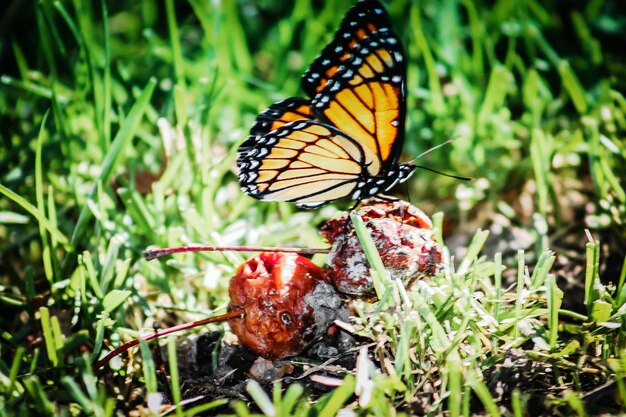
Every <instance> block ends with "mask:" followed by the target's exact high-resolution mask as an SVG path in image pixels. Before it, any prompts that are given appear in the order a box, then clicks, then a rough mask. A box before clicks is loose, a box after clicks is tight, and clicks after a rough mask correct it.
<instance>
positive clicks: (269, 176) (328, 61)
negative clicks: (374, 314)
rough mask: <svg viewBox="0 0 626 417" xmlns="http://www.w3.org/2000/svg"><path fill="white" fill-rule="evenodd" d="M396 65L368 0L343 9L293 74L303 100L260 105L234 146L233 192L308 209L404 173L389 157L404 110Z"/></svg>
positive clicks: (395, 51) (364, 192)
mask: <svg viewBox="0 0 626 417" xmlns="http://www.w3.org/2000/svg"><path fill="white" fill-rule="evenodd" d="M405 78H406V64H405V57H404V51H403V48H402V45H401V44H400V40H399V39H398V37H397V36H396V35H395V34H394V33H393V31H392V29H391V21H390V18H389V15H388V14H387V12H386V11H385V9H384V8H383V6H382V5H381V4H380V3H379V2H378V1H376V0H363V1H360V2H359V3H357V4H356V5H355V6H353V7H352V9H350V10H349V11H348V12H347V13H346V15H345V17H344V18H343V21H342V22H341V25H340V27H339V29H338V30H337V32H336V33H335V37H334V39H333V40H332V41H331V42H330V44H328V45H327V46H326V47H325V48H324V50H323V51H322V53H321V54H320V55H319V56H318V57H317V58H316V59H315V61H314V62H313V64H312V65H311V66H310V68H309V69H308V70H307V71H306V72H305V73H304V75H303V76H302V80H301V84H302V88H303V89H304V91H305V92H306V93H307V95H308V96H309V97H311V100H307V99H304V98H300V97H292V98H288V99H286V100H283V101H281V102H278V103H275V104H273V105H272V106H270V107H269V108H268V109H267V110H265V111H264V112H263V113H261V114H260V115H259V116H258V117H257V119H256V123H255V124H254V125H253V127H252V129H251V130H250V135H249V136H248V138H247V139H246V140H245V141H244V142H243V143H242V144H241V146H240V147H239V149H238V157H237V165H238V167H239V175H238V178H239V183H240V185H241V188H242V190H243V191H244V192H245V193H246V194H248V195H250V196H252V197H254V198H257V199H260V200H266V201H288V202H293V203H296V205H297V206H298V207H302V208H315V207H319V206H322V205H324V204H326V203H328V202H330V201H333V200H337V199H340V198H343V197H351V199H353V200H357V201H360V200H362V199H365V198H368V197H372V196H375V195H376V194H378V193H381V192H385V191H388V190H390V189H391V188H392V187H393V186H395V185H396V184H397V183H399V182H403V181H406V180H407V179H408V178H409V177H410V175H411V174H412V173H413V171H414V170H415V168H416V166H415V165H413V164H410V163H401V164H399V163H398V157H399V154H400V151H401V149H402V141H403V128H404V119H405V112H406V91H405V90H406V87H405Z"/></svg>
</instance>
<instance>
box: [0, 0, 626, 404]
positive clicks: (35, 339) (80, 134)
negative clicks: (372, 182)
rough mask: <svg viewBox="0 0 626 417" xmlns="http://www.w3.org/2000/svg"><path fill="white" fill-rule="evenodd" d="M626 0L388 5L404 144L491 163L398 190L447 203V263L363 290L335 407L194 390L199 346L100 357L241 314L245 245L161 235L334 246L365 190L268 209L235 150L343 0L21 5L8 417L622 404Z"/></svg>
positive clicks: (10, 57) (5, 332) (304, 397)
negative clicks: (231, 292) (164, 332)
mask: <svg viewBox="0 0 626 417" xmlns="http://www.w3.org/2000/svg"><path fill="white" fill-rule="evenodd" d="M619 6H620V4H619V2H618V1H617V0H595V1H589V2H584V3H576V4H573V3H572V4H569V3H568V4H565V3H558V4H552V3H545V2H544V3H542V2H538V1H534V0H530V1H513V2H511V1H505V0H501V1H497V2H495V3H493V4H486V2H471V1H465V0H445V1H442V2H440V3H429V2H423V3H420V4H419V5H415V4H413V2H410V1H398V2H395V1H394V2H393V3H392V4H389V5H388V10H389V12H390V14H391V15H392V18H393V21H394V27H395V30H396V32H397V33H398V34H399V35H400V37H401V39H402V41H403V44H404V45H405V49H406V51H407V55H408V60H409V65H408V102H407V103H408V112H407V123H406V135H405V137H406V139H405V145H404V151H405V155H406V156H405V160H408V159H410V158H411V155H418V154H420V153H421V152H423V151H425V150H426V149H428V148H430V147H432V146H435V145H437V144H438V143H441V142H443V141H444V140H446V139H447V138H450V137H452V136H456V135H458V136H459V137H460V138H459V139H458V140H456V141H454V142H453V143H452V144H451V145H448V146H447V147H446V148H442V149H440V150H438V151H436V152H433V153H430V154H429V155H428V157H426V158H425V159H424V161H420V164H423V165H427V166H429V167H433V168H435V169H439V170H444V171H446V172H450V173H453V174H457V175H463V176H472V177H474V178H475V180H474V181H472V182H470V183H459V182H456V181H454V180H452V179H449V178H445V177H440V176H436V175H435V174H432V173H430V172H426V171H423V172H419V173H417V174H416V175H415V177H414V178H413V179H412V180H411V181H410V182H409V184H408V186H407V189H405V190H403V189H400V190H398V191H399V192H400V193H405V194H404V195H409V196H410V197H411V198H412V199H413V201H414V203H415V204H416V205H418V206H419V207H420V208H422V209H423V210H424V211H425V212H427V213H429V214H434V213H436V212H443V213H445V215H436V216H434V219H435V223H436V224H438V225H439V228H438V235H439V236H440V238H439V239H441V241H442V242H443V243H444V244H445V245H446V247H445V249H444V262H445V267H444V269H443V272H442V273H441V274H439V275H437V276H435V277H432V278H428V279H423V280H420V281H417V282H416V283H415V284H414V285H413V287H411V288H406V289H405V288H403V287H401V286H393V285H391V286H390V284H389V283H388V282H386V280H385V277H386V274H385V271H384V270H380V267H378V274H377V275H378V277H379V278H381V282H380V283H379V285H380V286H381V290H385V289H386V291H388V294H389V295H388V297H387V298H386V302H385V303H373V304H372V303H365V302H356V303H355V305H354V315H353V316H352V318H351V320H350V323H349V325H347V326H348V327H349V328H351V329H353V331H354V332H355V333H356V334H358V335H359V336H360V337H361V338H362V339H361V340H367V341H368V343H367V346H368V348H367V349H366V350H361V351H359V352H357V353H355V354H356V355H357V356H358V360H357V366H356V368H355V369H354V370H349V372H345V375H344V376H345V377H344V376H342V378H340V381H339V382H338V383H339V385H338V387H337V388H336V389H334V390H333V391H332V392H330V393H328V394H326V395H324V396H322V397H321V398H318V399H315V398H313V397H312V396H311V395H310V392H309V391H307V390H306V389H303V388H302V386H300V385H297V384H291V385H289V386H287V384H285V382H284V381H283V383H282V384H280V383H276V384H275V385H274V388H273V391H271V390H269V391H268V389H267V386H257V385H255V384H254V383H250V384H249V385H248V389H247V393H248V396H247V397H246V398H247V399H248V400H247V402H245V403H244V402H237V401H230V402H228V403H227V404H225V403H226V401H225V400H217V401H212V402H209V403H206V404H197V403H186V404H185V405H184V406H182V405H181V406H176V404H179V401H178V399H181V398H182V396H181V395H182V391H181V386H180V383H181V381H182V373H181V372H177V369H178V370H179V371H184V369H183V368H182V365H181V363H180V361H178V363H179V367H176V366H175V364H176V362H177V361H176V360H175V359H174V358H176V355H175V354H174V348H175V347H176V346H175V345H176V344H177V343H179V342H180V340H181V339H182V337H181V338H179V339H178V341H177V342H174V341H170V340H173V339H169V340H168V341H165V340H163V341H162V343H163V344H164V345H166V346H167V347H166V352H168V353H166V354H165V356H167V357H168V358H169V363H170V364H171V365H172V367H171V368H170V370H169V371H168V372H167V379H164V378H163V372H162V370H161V369H160V367H159V363H155V361H154V360H153V358H152V354H151V349H153V346H154V345H149V344H145V343H142V344H141V349H140V350H139V351H131V352H129V353H128V354H127V355H125V356H122V358H121V359H119V360H117V361H114V362H112V363H111V365H110V366H109V367H108V368H105V369H103V370H102V371H98V372H96V373H94V372H93V371H92V368H91V364H92V363H93V362H94V361H95V360H97V359H98V358H100V357H102V356H103V355H104V354H105V353H106V352H108V351H110V350H112V349H113V348H115V347H117V346H119V345H121V344H122V343H123V342H125V341H128V340H130V339H132V338H135V337H138V336H139V335H140V334H143V333H147V332H150V331H152V328H153V326H162V327H165V326H168V325H174V324H179V323H182V322H186V321H191V320H199V319H203V318H205V317H208V316H210V315H212V314H214V313H218V312H220V311H222V310H223V309H224V307H225V305H226V303H227V302H228V298H227V285H228V278H229V277H230V276H232V275H233V273H234V269H235V268H236V267H237V265H239V264H240V263H241V262H243V261H244V260H245V257H244V256H243V255H242V254H239V253H205V254H185V255H176V256H174V257H171V258H170V259H167V260H165V261H161V262H154V261H153V262H146V261H145V260H144V259H143V257H142V252H143V250H145V249H146V248H147V247H149V246H151V245H154V246H160V247H165V246H175V245H181V244H191V243H201V244H208V245H254V246H300V247H312V248H317V247H322V246H323V245H324V242H323V241H322V239H321V237H320V236H319V234H318V231H317V226H318V225H319V224H320V223H321V222H322V221H324V220H325V219H328V218H330V217H333V216H335V215H336V214H338V213H339V212H340V210H341V209H343V208H347V207H348V205H347V204H344V205H342V204H341V203H340V204H338V206H328V207H325V208H323V209H320V210H316V211H304V212H303V211H298V210H296V209H295V208H294V207H293V206H292V205H289V204H282V203H263V202H258V201H255V200H253V199H251V198H248V197H246V196H244V195H242V193H241V192H240V191H239V188H238V185H237V182H236V176H235V173H234V172H235V166H234V161H235V152H236V148H237V145H238V144H239V143H240V142H241V141H242V140H243V139H244V138H245V136H246V135H247V132H248V130H249V128H250V127H251V126H252V124H253V121H254V119H255V117H256V115H257V114H258V112H259V111H261V110H263V109H264V108H266V107H267V106H269V105H270V104H271V103H273V102H275V101H277V100H280V99H282V98H286V97H289V96H292V95H298V94H301V93H300V91H299V80H300V75H301V74H302V72H303V70H304V69H305V68H306V66H307V65H308V64H309V63H310V62H311V61H312V60H313V59H314V57H315V56H316V55H317V54H318V53H319V51H321V49H322V48H323V46H324V45H325V44H326V43H327V42H328V40H329V38H330V36H331V34H332V33H333V32H334V30H335V29H336V27H337V26H338V24H339V19H340V18H339V16H341V15H342V14H343V13H344V11H345V10H346V9H347V7H348V6H347V5H344V4H342V3H341V2H338V1H331V2H324V4H323V6H321V7H320V6H319V4H318V3H314V2H312V1H309V0H299V1H297V2H295V5H294V6H293V7H291V6H286V5H283V3H280V2H263V3H260V5H259V4H257V2H252V1H244V0H241V1H238V2H235V1H232V2H222V3H216V2H199V1H196V0H190V1H189V2H174V1H171V0H166V1H165V2H157V1H151V0H144V1H142V2H140V3H139V4H130V3H126V2H121V3H120V2H113V3H112V2H105V1H104V0H102V1H100V2H92V3H90V2H86V3H85V2H80V1H76V0H72V1H61V2H48V1H42V2H18V1H13V2H9V7H8V8H7V9H6V10H5V11H4V15H2V17H1V18H0V19H1V20H0V21H1V22H2V25H0V27H1V29H0V138H1V140H2V146H0V196H1V197H0V303H1V305H2V310H3V311H4V312H5V314H3V317H2V318H1V319H0V329H1V335H0V342H1V344H2V347H1V356H0V393H1V396H0V415H2V416H5V415H6V416H10V415H34V414H37V415H107V416H108V415H114V414H116V413H127V412H128V411H129V410H131V409H135V408H137V407H147V405H148V404H157V405H158V404H160V403H161V401H163V402H164V403H166V404H167V403H169V404H173V405H174V406H175V407H176V408H175V409H174V410H173V411H171V412H173V413H175V414H177V415H194V414H196V413H201V412H203V413H207V414H213V413H214V412H215V409H216V407H220V408H219V410H221V411H220V412H224V413H228V414H231V415H232V414H236V415H241V416H245V415H249V413H262V414H266V415H285V416H287V415H294V416H304V415H324V416H326V415H327V416H331V415H335V414H336V412H337V411H338V410H341V409H345V410H352V411H353V412H354V413H356V414H359V415H376V416H386V415H397V413H400V412H404V413H407V414H411V413H417V414H429V415H440V414H442V413H444V412H445V413H447V414H450V415H452V416H458V415H472V414H475V413H485V414H489V415H515V416H518V415H528V414H530V415H535V414H541V413H549V414H554V413H557V414H563V415H570V414H576V415H593V414H597V413H600V412H604V413H609V414H612V413H613V414H618V413H619V412H621V411H624V404H626V388H625V385H624V375H625V374H626V356H625V354H624V352H626V350H625V349H626V346H625V345H624V343H625V337H624V335H625V333H624V311H625V310H624V302H625V300H626V289H625V287H624V280H625V277H626V258H625V252H626V250H625V249H624V245H623V242H624V241H625V240H626V232H625V230H626V228H625V227H624V221H625V220H626V192H625V191H624V188H625V187H626V182H625V181H624V178H626V146H625V144H624V141H625V139H624V137H625V132H626V99H625V98H624V95H623V91H625V90H626V85H625V83H624V79H625V77H624V75H625V74H626V70H625V68H626V66H625V65H624V62H626V61H625V56H624V53H623V51H622V50H621V49H622V48H619V47H616V46H615V45H620V40H621V41H622V42H621V43H622V44H623V41H624V39H623V36H624V35H623V33H624V25H625V24H624V16H623V15H620V13H619V9H620V7H619ZM24 28H28V30H24ZM150 185H151V187H150ZM585 229H588V230H589V235H586V234H585V233H584V230H585ZM366 240H367V239H366V238H364V241H366ZM369 256H370V257H373V258H371V259H373V260H372V262H373V264H374V265H375V264H376V261H375V257H376V251H369ZM314 259H315V260H316V261H317V262H318V263H323V261H324V258H323V256H322V255H316V256H315V258H314ZM220 328H223V326H219V325H217V326H216V325H211V326H209V329H212V330H218V329H220ZM179 368H180V369H179ZM515 375H517V376H515ZM543 380H545V381H548V382H547V384H544V385H542V383H541V381H543ZM162 393H169V394H168V395H166V396H165V397H163V394H162ZM607 398H608V400H607ZM368 399H369V400H368ZM186 400H189V399H185V398H182V402H183V403H184V402H185V401H186ZM155 407H156V408H153V409H151V411H145V412H146V413H152V415H155V414H158V413H159V412H160V411H158V406H155ZM144 409H145V410H148V409H146V408H144ZM155 410H156V411H155ZM224 410H226V411H224ZM546 410H547V411H546ZM344 412H347V411H344Z"/></svg>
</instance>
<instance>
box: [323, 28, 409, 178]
mask: <svg viewBox="0 0 626 417" xmlns="http://www.w3.org/2000/svg"><path fill="white" fill-rule="evenodd" d="M404 79H405V65H404V55H403V53H402V50H401V47H400V43H399V42H398V40H397V38H396V37H395V35H393V33H391V31H390V30H379V31H378V32H375V33H373V34H371V35H370V36H368V37H367V38H366V39H363V40H362V42H361V43H359V44H357V45H356V46H355V48H354V52H353V57H352V58H351V59H350V61H348V62H346V63H345V64H343V65H342V66H341V69H340V70H339V71H338V73H337V75H336V76H335V77H333V78H332V79H330V80H328V82H327V83H326V86H325V87H324V88H323V89H322V90H321V91H320V92H319V93H318V94H317V95H316V96H315V97H314V98H313V100H312V101H311V105H312V107H313V109H314V110H315V112H316V113H319V114H321V115H323V118H324V119H325V120H327V121H328V122H330V123H331V124H332V125H334V126H336V127H337V128H338V129H339V130H341V131H343V132H345V133H346V134H347V135H349V136H350V137H352V138H354V139H355V140H357V141H358V142H359V143H361V144H362V145H363V146H365V147H367V148H368V149H369V150H370V151H371V152H372V153H374V154H375V155H377V158H375V159H373V160H368V161H367V165H368V171H369V173H370V175H378V174H379V173H380V172H381V171H382V170H383V169H388V168H390V167H392V166H394V165H395V164H396V162H397V159H398V156H399V153H400V150H401V148H402V138H403V129H404V118H405V108H406V105H405V84H404V82H405V81H404Z"/></svg>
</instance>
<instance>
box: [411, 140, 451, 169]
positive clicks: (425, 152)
mask: <svg viewBox="0 0 626 417" xmlns="http://www.w3.org/2000/svg"><path fill="white" fill-rule="evenodd" d="M458 138H460V136H454V137H452V138H450V139H448V140H447V141H445V142H443V143H440V144H439V145H436V146H433V147H432V148H430V149H428V150H426V151H424V152H422V153H421V154H419V155H417V156H416V157H415V158H413V159H411V160H410V161H409V162H408V163H409V164H412V163H413V162H415V161H417V160H418V159H420V158H421V157H422V156H426V155H428V154H429V153H431V152H432V151H434V150H436V149H439V148H441V147H442V146H445V145H447V144H448V143H451V142H454V141H455V140H457V139H458Z"/></svg>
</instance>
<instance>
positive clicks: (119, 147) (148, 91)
mask: <svg viewBox="0 0 626 417" xmlns="http://www.w3.org/2000/svg"><path fill="white" fill-rule="evenodd" d="M155 86H156V79H154V78H151V79H150V81H148V84H147V85H146V87H145V88H144V89H143V91H142V92H141V94H140V95H139V98H138V99H137V101H136V102H135V104H134V105H133V107H132V108H131V110H130V113H129V114H128V117H126V120H125V121H124V124H123V126H122V127H121V129H120V130H119V132H118V133H117V135H115V139H113V143H112V144H111V147H110V148H109V151H108V152H107V154H106V156H105V158H104V161H103V162H102V168H101V171H100V175H99V176H98V180H97V181H96V183H102V184H108V183H109V181H110V180H111V176H112V174H113V170H114V169H115V167H116V166H117V163H118V162H119V160H120V157H121V155H122V152H123V151H124V150H125V148H126V147H127V146H129V144H130V140H131V139H132V137H133V136H134V134H135V130H136V129H137V127H138V125H139V122H140V121H141V118H142V116H143V114H144V112H145V111H146V109H147V107H148V104H149V101H150V98H151V97H152V92H153V91H154V87H155ZM0 191H1V190H0ZM95 191H96V187H94V188H93V190H92V192H91V193H90V195H89V197H88V198H89V199H93V197H94V195H95ZM91 216H92V212H91V210H89V206H88V205H87V204H85V205H84V206H83V208H82V209H81V211H80V215H79V216H78V221H77V222H76V227H75V228H74V233H73V234H72V238H71V240H70V245H71V247H72V248H73V249H75V248H76V246H77V245H78V243H79V242H80V241H81V240H82V239H83V237H84V235H85V232H86V230H87V224H88V222H89V220H90V219H91ZM70 259H71V258H70V254H68V256H67V257H66V259H65V263H64V267H63V272H65V273H64V274H63V275H66V274H67V273H68V269H69V268H70V265H71V262H72V261H70Z"/></svg>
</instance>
